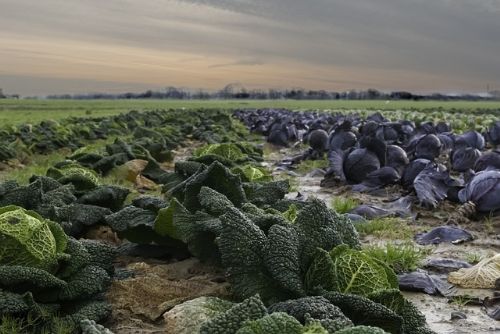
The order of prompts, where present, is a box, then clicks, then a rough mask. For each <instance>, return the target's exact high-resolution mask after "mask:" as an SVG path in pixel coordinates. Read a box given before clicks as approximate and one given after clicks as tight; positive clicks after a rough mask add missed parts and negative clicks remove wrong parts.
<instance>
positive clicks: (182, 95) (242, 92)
mask: <svg viewBox="0 0 500 334" xmlns="http://www.w3.org/2000/svg"><path fill="white" fill-rule="evenodd" d="M5 97H11V98H19V95H9V96H6V95H4V94H3V93H2V90H1V89H0V98H5ZM46 98H47V99H74V100H94V99H176V100H204V99H206V100H208V99H248V100H268V99H272V100H276V99H292V100H417V101H418V100H442V101H450V100H470V101H477V100H500V92H498V91H494V92H490V94H488V95H476V94H457V95H447V94H441V93H432V94H426V95H422V94H414V93H411V92H407V91H394V92H382V91H379V90H376V89H367V90H354V89H353V90H349V91H345V92H333V91H326V90H311V89H309V90H307V89H303V88H292V89H268V90H262V89H246V88H245V87H243V86H242V85H241V84H228V85H226V86H225V87H224V88H222V89H221V90H218V91H206V90H202V89H198V90H191V89H186V88H177V87H167V88H165V89H162V90H147V91H145V92H141V93H131V92H128V93H120V94H110V93H90V94H57V95H48V96H46Z"/></svg>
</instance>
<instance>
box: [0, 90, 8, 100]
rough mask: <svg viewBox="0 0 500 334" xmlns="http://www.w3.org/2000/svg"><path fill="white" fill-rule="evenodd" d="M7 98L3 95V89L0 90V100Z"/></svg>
mask: <svg viewBox="0 0 500 334" xmlns="http://www.w3.org/2000/svg"><path fill="white" fill-rule="evenodd" d="M6 97H7V96H5V95H4V94H3V89H2V88H0V99H5V98H6Z"/></svg>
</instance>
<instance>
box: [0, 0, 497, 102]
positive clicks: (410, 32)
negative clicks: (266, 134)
mask: <svg viewBox="0 0 500 334" xmlns="http://www.w3.org/2000/svg"><path fill="white" fill-rule="evenodd" d="M235 82H237V83H241V84H242V85H244V86H245V87H247V88H258V89H267V88H294V87H302V88H306V89H326V90H333V91H345V90H349V89H366V88H376V89H379V90H383V91H390V90H409V91H413V92H431V91H440V92H484V91H486V87H487V85H489V87H490V88H491V89H500V0H307V1H305V0H148V1H137V0H106V1H103V0H42V1H40V0H0V88H3V90H4V92H6V93H19V94H22V95H45V94H54V93H87V92H98V91H99V92H124V91H144V90H146V89H160V88H162V87H167V86H176V87H186V88H192V89H197V88H204V89H208V90H215V89H220V88H222V87H224V86H225V85H226V84H228V83H235Z"/></svg>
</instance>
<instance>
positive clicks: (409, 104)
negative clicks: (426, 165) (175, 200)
mask: <svg viewBox="0 0 500 334" xmlns="http://www.w3.org/2000/svg"><path fill="white" fill-rule="evenodd" d="M171 108H173V109H177V108H221V109H234V108H288V109H294V110H297V109H299V110H311V109H318V110H326V109H331V110H414V111H415V110H417V111H437V110H440V111H449V112H454V113H477V112H488V113H496V114H497V115H498V114H500V102H499V101H491V102H488V101H482V102H470V101H390V102H389V103H387V102H386V101H381V100H375V101H370V100H366V101H349V100H334V101H326V100H302V101H299V100H271V101H268V100H267V101H259V100H250V101H246V100H244V101H242V100H208V101H204V100H11V99H3V100H2V99H0V124H4V125H8V124H19V123H23V122H40V121H42V120H45V119H47V118H48V115H50V119H54V120H58V119H62V118H66V117H71V116H74V117H100V116H110V115H116V114H119V113H123V112H127V111H129V110H139V111H144V110H152V109H171Z"/></svg>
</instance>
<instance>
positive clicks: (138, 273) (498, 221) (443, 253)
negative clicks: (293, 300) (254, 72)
mask: <svg viewBox="0 0 500 334" xmlns="http://www.w3.org/2000/svg"><path fill="white" fill-rule="evenodd" d="M189 152H190V149H189V148H188V149H182V150H179V152H177V156H176V160H177V159H182V158H183V157H185V156H188V155H189ZM266 152H268V154H267V156H266V161H265V165H267V166H269V167H271V168H274V167H275V163H276V162H278V161H280V160H281V159H282V158H283V157H284V156H286V155H289V154H291V153H293V149H281V150H277V149H272V148H269V147H266ZM165 167H166V168H169V167H171V166H165ZM274 174H276V176H278V177H289V178H292V179H295V181H294V183H296V186H297V190H298V191H299V192H300V193H301V194H302V195H304V196H306V197H308V196H315V197H318V198H321V199H323V200H324V201H325V202H326V203H330V202H331V199H332V198H333V197H334V196H342V195H344V196H345V195H349V196H351V197H354V198H357V199H358V200H359V201H360V202H361V203H362V204H380V205H384V203H385V202H386V201H388V200H389V199H391V200H393V199H395V198H398V196H400V193H398V190H397V189H392V190H391V191H386V192H383V193H381V194H377V196H373V195H367V194H360V193H353V192H352V191H350V190H349V187H345V186H334V187H328V188H324V187H320V182H321V180H322V178H323V177H322V176H321V173H316V172H314V173H312V174H309V175H296V173H294V172H289V171H279V170H275V172H274ZM393 190H394V191H393ZM296 195H297V192H295V193H291V194H290V195H289V196H291V197H295V196H296ZM456 209H457V206H456V205H451V204H444V205H441V206H440V208H439V209H437V210H433V211H427V210H423V209H421V208H418V207H415V206H413V207H412V211H415V213H418V215H417V218H416V219H413V221H410V222H409V224H412V225H413V226H414V227H415V230H429V229H431V228H432V227H435V226H440V225H443V224H444V223H445V222H446V221H447V218H448V217H449V216H450V215H452V214H453V212H455V211H456ZM461 227H462V228H465V229H467V230H469V231H470V232H471V233H473V235H474V237H475V240H474V241H472V242H468V243H464V244H458V245H453V244H440V245H437V246H426V247H429V248H430V250H429V255H428V259H429V258H434V257H435V258H452V259H460V260H465V259H467V258H470V256H471V254H477V256H482V257H485V256H489V255H492V254H495V253H498V252H499V251H500V240H499V234H500V217H496V218H493V219H491V221H490V225H489V226H488V228H486V227H485V226H484V223H482V222H478V221H468V222H467V223H465V225H461ZM387 242H393V243H398V242H403V241H402V240H393V239H390V240H389V239H383V238H376V237H373V236H367V237H364V238H363V243H365V244H383V243H387ZM117 272H118V274H119V275H118V276H123V277H121V278H122V279H120V280H116V281H114V283H113V285H112V287H111V289H110V291H109V293H108V298H109V300H110V302H111V303H112V304H113V315H112V319H111V320H110V321H109V322H108V323H107V326H108V327H109V328H110V329H111V330H112V331H114V332H115V333H120V334H122V333H123V334H135V333H137V334H139V333H151V334H152V333H169V332H171V331H170V330H169V328H170V327H169V323H168V321H167V322H166V321H165V319H164V317H163V315H164V313H165V312H166V311H168V310H169V309H171V308H172V307H173V306H175V305H177V304H179V303H182V302H184V301H186V300H189V299H193V298H196V297H199V296H219V297H226V298H227V297H228V296H229V290H228V284H227V283H226V282H225V280H224V274H223V273H222V272H219V271H217V270H215V269H214V268H210V267H208V266H205V265H203V264H201V263H199V262H198V261H197V260H196V259H193V258H190V259H185V260H181V261H178V260H172V259H162V260H154V259H150V258H149V259H148V258H144V257H130V256H121V257H120V258H119V259H118V261H117ZM456 294H457V295H470V296H474V297H480V298H484V297H486V296H492V294H493V291H492V290H479V289H475V290H471V289H469V290H464V289H458V290H457V292H456ZM405 295H406V297H407V298H409V299H410V300H411V301H412V302H414V303H415V304H416V305H417V307H418V308H419V309H420V310H421V311H422V312H423V313H424V314H425V316H426V318H427V321H428V324H429V326H430V328H431V329H433V330H434V331H436V332H437V333H495V332H500V322H498V321H495V320H493V319H492V318H490V317H489V316H488V315H487V314H486V310H485V309H484V308H482V307H480V306H474V305H463V303H461V302H454V303H450V302H449V301H448V299H447V298H445V297H438V296H430V295H426V294H423V293H405ZM459 300H460V299H459ZM453 312H460V313H461V314H463V315H464V316H465V319H460V320H451V316H452V313H453Z"/></svg>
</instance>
